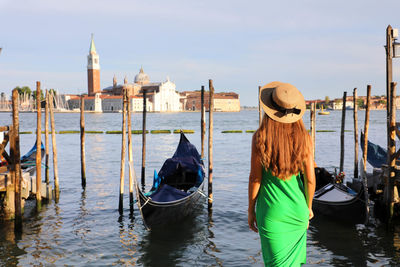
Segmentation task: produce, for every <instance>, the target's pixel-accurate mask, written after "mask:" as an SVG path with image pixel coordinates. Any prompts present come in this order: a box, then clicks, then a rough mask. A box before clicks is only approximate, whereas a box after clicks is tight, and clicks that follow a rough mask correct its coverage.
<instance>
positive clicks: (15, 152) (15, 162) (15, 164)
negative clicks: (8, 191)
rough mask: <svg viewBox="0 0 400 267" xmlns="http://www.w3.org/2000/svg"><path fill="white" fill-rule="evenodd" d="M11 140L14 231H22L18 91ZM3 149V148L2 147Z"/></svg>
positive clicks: (13, 93)
mask: <svg viewBox="0 0 400 267" xmlns="http://www.w3.org/2000/svg"><path fill="white" fill-rule="evenodd" d="M12 104H13V105H12V122H13V126H12V138H11V144H10V152H11V151H12V162H11V172H12V175H11V177H13V178H12V179H13V180H14V185H15V189H14V190H15V195H14V197H15V198H14V201H15V204H14V206H15V229H16V230H18V231H20V230H22V196H21V191H22V173H21V160H20V157H21V155H20V147H19V112H18V107H19V103H18V91H17V90H16V89H14V90H13V92H12ZM3 148H4V147H3Z"/></svg>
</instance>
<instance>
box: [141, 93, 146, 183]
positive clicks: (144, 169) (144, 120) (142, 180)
mask: <svg viewBox="0 0 400 267" xmlns="http://www.w3.org/2000/svg"><path fill="white" fill-rule="evenodd" d="M142 90H143V121H142V179H141V183H142V190H144V187H145V183H146V112H147V107H146V102H147V99H146V90H145V89H142Z"/></svg>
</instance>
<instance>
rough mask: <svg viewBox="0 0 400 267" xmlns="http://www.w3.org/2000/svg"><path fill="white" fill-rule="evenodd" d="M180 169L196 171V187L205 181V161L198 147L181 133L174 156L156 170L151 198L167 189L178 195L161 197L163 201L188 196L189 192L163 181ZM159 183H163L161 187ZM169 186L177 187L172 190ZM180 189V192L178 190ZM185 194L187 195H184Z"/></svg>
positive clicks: (189, 171) (170, 192)
mask: <svg viewBox="0 0 400 267" xmlns="http://www.w3.org/2000/svg"><path fill="white" fill-rule="evenodd" d="M179 170H183V171H185V172H187V173H194V174H196V183H195V185H194V186H195V187H199V186H200V185H201V183H202V182H203V179H204V175H205V173H204V168H203V161H202V159H201V156H200V154H199V152H198V151H197V149H196V147H195V146H194V145H192V144H191V143H190V142H189V140H188V139H187V138H186V136H185V135H184V134H183V133H181V137H180V141H179V145H178V147H177V149H176V151H175V153H174V155H173V156H172V158H169V159H167V160H166V161H165V162H164V164H163V166H162V167H161V169H160V171H159V172H158V175H157V172H154V181H153V188H152V189H151V191H153V192H154V193H151V198H152V199H153V200H155V199H154V197H155V196H157V197H158V195H159V194H161V191H164V190H167V189H168V190H167V191H168V192H167V193H168V194H172V195H176V197H175V198H173V197H172V196H168V197H165V198H164V197H159V199H163V200H162V201H167V200H164V199H170V200H168V201H171V200H177V199H180V198H182V197H184V196H187V195H188V193H185V192H183V191H181V190H179V189H176V188H173V187H171V186H167V185H166V184H164V183H163V179H165V178H166V177H169V176H172V175H174V174H175V173H177V172H178V171H179ZM158 185H163V186H160V188H157V187H158ZM165 186H167V188H166V189H163V188H164V187H165ZM169 187H171V188H173V189H175V190H171V189H169ZM178 191H179V192H178ZM182 193H183V194H185V195H182Z"/></svg>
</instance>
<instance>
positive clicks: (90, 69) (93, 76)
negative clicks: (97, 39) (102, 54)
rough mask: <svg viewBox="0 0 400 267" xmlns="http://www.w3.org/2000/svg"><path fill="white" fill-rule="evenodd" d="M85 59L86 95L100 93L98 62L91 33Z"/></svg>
mask: <svg viewBox="0 0 400 267" xmlns="http://www.w3.org/2000/svg"><path fill="white" fill-rule="evenodd" d="M87 60H88V64H87V76H88V95H90V96H92V95H95V94H96V93H100V62H99V55H98V54H97V52H96V47H95V45H94V40H93V34H92V40H91V42H90V48H89V55H88V56H87Z"/></svg>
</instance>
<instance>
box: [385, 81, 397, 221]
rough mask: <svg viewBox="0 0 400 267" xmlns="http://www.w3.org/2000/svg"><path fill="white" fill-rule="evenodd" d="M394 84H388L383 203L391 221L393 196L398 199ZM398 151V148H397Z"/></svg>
mask: <svg viewBox="0 0 400 267" xmlns="http://www.w3.org/2000/svg"><path fill="white" fill-rule="evenodd" d="M396 85H397V83H395V82H391V84H390V104H391V105H390V111H389V115H390V118H389V121H390V128H389V132H388V133H389V149H388V152H389V153H388V163H389V164H388V165H389V175H388V177H387V181H385V192H384V197H385V205H386V209H387V220H388V222H391V220H392V218H393V211H394V204H395V198H396V199H398V191H397V187H395V183H394V180H395V175H396V172H395V171H396V158H397V157H398V156H399V155H397V153H396V140H395V139H396ZM399 152H400V150H399Z"/></svg>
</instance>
